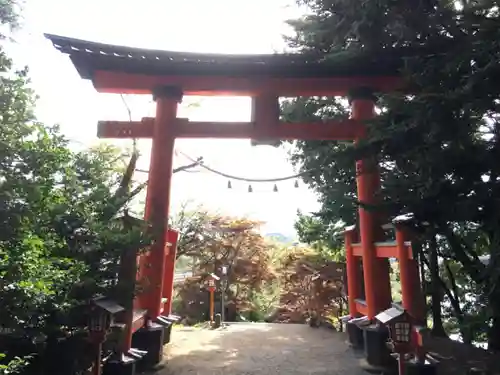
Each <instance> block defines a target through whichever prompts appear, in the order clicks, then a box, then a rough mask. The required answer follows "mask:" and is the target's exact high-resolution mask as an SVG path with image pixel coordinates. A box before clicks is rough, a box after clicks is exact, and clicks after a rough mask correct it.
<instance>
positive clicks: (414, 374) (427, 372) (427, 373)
mask: <svg viewBox="0 0 500 375" xmlns="http://www.w3.org/2000/svg"><path fill="white" fill-rule="evenodd" d="M437 367H438V365H437V364H434V363H417V362H415V361H413V360H412V361H408V362H406V363H405V375H436V374H437Z"/></svg>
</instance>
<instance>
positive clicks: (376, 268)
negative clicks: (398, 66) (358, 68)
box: [349, 88, 391, 319]
mask: <svg viewBox="0 0 500 375" xmlns="http://www.w3.org/2000/svg"><path fill="white" fill-rule="evenodd" d="M349 99H350V102H351V118H352V119H353V120H361V121H364V120H369V119H372V118H373V117H374V116H375V98H374V96H373V94H372V91H371V90H370V89H366V88H360V89H358V90H356V91H353V92H351V93H350V98H349ZM360 140H361V138H358V139H356V142H359V141H360ZM356 182H357V187H358V200H359V201H360V202H361V203H364V204H366V205H370V204H375V203H376V200H375V199H376V193H377V191H378V190H379V188H380V176H379V173H378V166H377V162H376V160H374V159H364V160H358V161H357V162H356ZM378 224H379V223H378V221H377V220H376V215H375V214H373V213H372V212H370V211H369V210H367V209H366V208H363V207H360V208H359V231H360V239H361V248H362V256H363V276H364V283H365V299H366V306H367V316H368V318H369V319H373V318H374V317H375V315H376V314H377V313H379V312H380V311H381V310H382V309H385V308H387V307H388V306H387V305H388V304H390V300H391V295H390V279H389V270H388V267H387V260H385V259H377V255H376V252H375V241H376V233H377V228H378ZM384 261H385V263H384Z"/></svg>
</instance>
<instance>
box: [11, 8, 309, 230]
mask: <svg viewBox="0 0 500 375" xmlns="http://www.w3.org/2000/svg"><path fill="white" fill-rule="evenodd" d="M292 1H293V0H292ZM139 4H140V5H139ZM289 4H290V1H286V0H252V1H248V0H211V1H207V0H183V1H165V0H142V1H141V2H138V1H136V0H134V1H133V0H87V1H74V0H44V1H40V0H27V4H26V6H25V12H24V18H25V19H24V27H23V29H22V30H21V31H20V32H19V33H18V34H17V36H16V42H17V43H16V44H15V45H14V46H13V47H12V54H13V57H14V58H15V60H16V62H17V63H20V64H26V65H28V66H29V67H30V76H31V77H32V79H33V87H34V88H35V90H36V92H37V94H38V95H39V96H40V100H39V103H38V107H37V110H38V116H39V119H40V120H42V121H44V122H45V123H58V124H60V125H61V127H62V129H63V131H64V133H65V134H67V136H68V137H69V138H70V139H74V140H78V141H80V142H84V143H85V144H92V143H94V142H96V141H97V138H96V137H95V134H96V123H97V121H98V120H110V119H115V120H127V119H128V115H127V111H126V108H125V107H124V105H123V103H122V101H121V99H120V97H119V96H118V95H104V94H97V93H96V92H95V90H94V89H93V87H92V85H91V83H90V82H89V81H83V80H81V79H80V78H79V76H78V74H77V72H76V70H75V69H74V68H73V66H72V64H71V62H70V61H69V59H68V58H67V57H66V56H64V55H61V54H60V53H59V52H57V51H56V50H55V49H54V48H53V47H52V45H51V44H50V42H49V41H47V40H45V39H44V37H43V33H44V32H46V33H53V34H59V35H63V36H68V37H75V38H81V39H87V40H91V41H98V42H104V43H112V44H122V45H128V46H134V47H144V48H156V49H166V50H178V51H193V52H220V53H266V52H273V51H275V50H278V51H280V50H283V49H284V48H285V45H284V43H283V41H282V35H283V34H285V33H287V32H288V31H289V30H288V29H287V27H286V25H284V20H286V19H290V18H295V17H297V16H298V15H299V14H300V12H299V10H298V9H297V8H296V7H295V6H294V5H289ZM197 100H198V99H197ZM190 101H191V102H192V101H193V99H191V98H187V100H185V102H187V103H189V102H190ZM127 102H128V104H129V107H130V108H131V110H132V115H133V117H134V119H139V118H141V117H143V116H152V115H153V113H154V108H153V105H152V101H151V98H150V97H144V96H134V97H127ZM200 103H201V105H200V107H199V108H196V109H189V108H186V105H183V106H182V107H181V108H180V111H179V116H180V117H189V118H191V119H192V120H206V121H248V120H249V118H250V101H249V98H202V99H201V102H200ZM114 143H117V144H122V145H124V146H127V145H130V144H131V141H130V142H123V141H122V142H118V141H114ZM139 146H140V149H141V153H142V157H141V160H140V167H141V168H145V169H147V168H148V165H149V148H150V141H145V140H144V141H141V142H140V143H139ZM176 148H177V149H179V150H182V151H183V152H185V153H186V154H188V155H191V156H193V157H197V156H203V158H204V160H205V163H206V164H207V165H209V166H211V167H212V168H215V169H217V170H221V171H223V172H227V173H229V174H233V175H238V176H244V177H249V178H252V177H253V178H274V177H280V176H287V175H292V174H294V172H295V171H294V170H293V168H292V166H291V165H290V164H289V163H288V162H287V154H286V151H285V150H283V149H275V148H271V147H268V146H261V147H251V146H250V141H249V140H211V139H203V140H201V139H200V140H198V139H196V140H182V139H181V140H178V141H177V142H176ZM174 163H175V165H176V166H179V165H183V164H186V163H187V161H186V160H185V159H183V158H182V156H178V157H176V159H175V161H174ZM138 177H139V175H138ZM142 177H143V178H144V177H145V176H142ZM232 185H233V189H231V190H229V189H227V180H226V179H224V178H222V177H219V176H216V175H212V174H210V173H177V174H175V176H174V178H173V185H172V194H171V196H172V205H173V207H172V211H173V212H175V210H177V209H178V208H179V207H180V205H181V204H182V203H184V202H186V201H193V204H202V205H204V206H205V207H207V208H209V209H211V210H217V211H219V212H221V213H224V214H230V215H238V216H249V217H252V218H256V219H259V220H262V221H264V222H266V225H265V226H264V227H263V231H265V232H281V233H284V234H286V235H291V234H294V230H293V223H294V220H295V217H296V211H297V209H298V208H300V209H302V210H303V211H306V212H307V211H314V210H316V209H317V208H318V203H317V201H316V198H315V195H314V194H313V193H312V192H311V191H309V190H308V189H307V188H306V187H305V186H303V185H302V184H301V187H300V188H299V189H296V188H294V181H293V180H290V181H285V182H280V183H278V189H279V193H273V184H265V183H264V184H262V183H261V184H253V185H252V187H253V193H248V192H247V189H248V184H246V183H241V182H237V181H233V182H232Z"/></svg>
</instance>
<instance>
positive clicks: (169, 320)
mask: <svg viewBox="0 0 500 375" xmlns="http://www.w3.org/2000/svg"><path fill="white" fill-rule="evenodd" d="M179 320H181V317H180V316H177V315H172V314H170V315H168V316H165V315H160V316H159V317H158V319H157V320H156V322H155V323H158V324H160V325H162V326H163V345H166V344H168V343H169V342H170V339H171V337H172V327H173V326H174V324H175V323H177V322H178V321H179Z"/></svg>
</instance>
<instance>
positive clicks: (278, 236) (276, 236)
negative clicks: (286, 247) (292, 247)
mask: <svg viewBox="0 0 500 375" xmlns="http://www.w3.org/2000/svg"><path fill="white" fill-rule="evenodd" d="M264 237H266V238H269V239H270V240H273V241H276V242H279V243H283V244H291V243H295V242H298V241H297V239H296V238H293V237H289V236H286V235H284V234H282V233H267V234H265V235H264Z"/></svg>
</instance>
